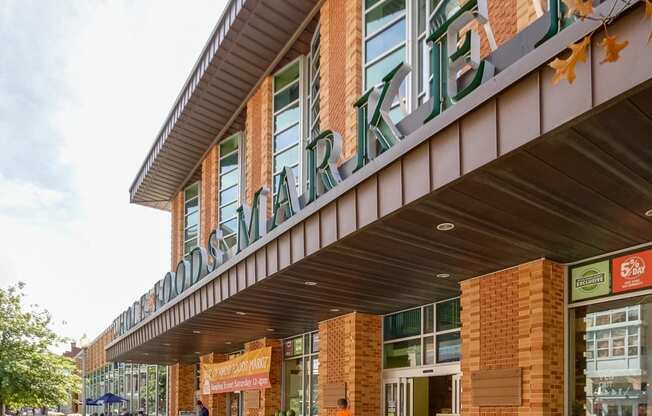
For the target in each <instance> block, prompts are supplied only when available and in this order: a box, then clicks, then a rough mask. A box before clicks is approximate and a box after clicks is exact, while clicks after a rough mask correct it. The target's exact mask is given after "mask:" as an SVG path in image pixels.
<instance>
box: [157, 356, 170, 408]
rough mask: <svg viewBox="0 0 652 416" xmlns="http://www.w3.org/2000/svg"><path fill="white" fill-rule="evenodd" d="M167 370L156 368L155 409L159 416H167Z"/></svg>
mask: <svg viewBox="0 0 652 416" xmlns="http://www.w3.org/2000/svg"><path fill="white" fill-rule="evenodd" d="M167 375H168V368H167V367H165V366H159V367H158V389H157V401H158V404H157V409H158V414H159V415H160V416H167V414H168V409H167V407H168V399H167V390H168V389H167V387H168V384H167V383H168V380H167V379H168V377H167Z"/></svg>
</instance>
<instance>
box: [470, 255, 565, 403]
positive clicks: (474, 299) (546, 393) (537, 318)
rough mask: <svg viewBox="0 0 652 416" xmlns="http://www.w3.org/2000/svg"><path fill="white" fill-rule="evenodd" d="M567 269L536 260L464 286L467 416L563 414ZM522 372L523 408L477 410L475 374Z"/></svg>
mask: <svg viewBox="0 0 652 416" xmlns="http://www.w3.org/2000/svg"><path fill="white" fill-rule="evenodd" d="M563 273H564V270H563V266H561V265H559V264H556V263H553V262H551V261H548V260H537V261H533V262H530V263H526V264H523V265H520V266H517V267H513V268H511V269H507V270H504V271H501V272H497V273H493V274H489V275H486V276H482V277H478V278H475V279H471V280H467V281H464V282H462V283H461V288H462V300H461V301H462V362H461V366H462V373H463V377H462V414H463V415H464V416H471V415H473V416H497V415H529V414H537V415H552V416H560V415H562V414H563V400H564V391H563V380H564V379H563V377H564V372H563V370H564V368H563V361H564V283H563V280H564V279H563ZM515 367H520V368H521V369H522V374H523V385H522V397H523V401H522V405H521V406H520V407H482V408H478V407H474V406H473V405H472V397H473V391H472V386H471V377H470V376H471V373H472V372H473V371H475V370H480V369H500V368H515Z"/></svg>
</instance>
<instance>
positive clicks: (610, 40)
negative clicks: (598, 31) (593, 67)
mask: <svg viewBox="0 0 652 416" xmlns="http://www.w3.org/2000/svg"><path fill="white" fill-rule="evenodd" d="M627 45H629V41H627V40H626V41H624V42H620V43H619V42H618V40H617V39H616V37H615V36H608V35H607V36H605V37H604V39H602V42H600V47H602V48H603V49H604V52H605V56H604V59H603V60H602V61H600V63H601V64H603V63H605V62H616V61H617V60H618V59H620V51H622V50H623V49H625V48H626V47H627Z"/></svg>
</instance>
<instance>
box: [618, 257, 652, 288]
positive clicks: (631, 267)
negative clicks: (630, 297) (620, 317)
mask: <svg viewBox="0 0 652 416" xmlns="http://www.w3.org/2000/svg"><path fill="white" fill-rule="evenodd" d="M611 269H612V270H613V278H612V279H613V282H612V285H613V291H614V293H620V292H627V291H630V290H637V289H644V288H647V287H652V249H650V250H646V251H641V252H639V253H632V254H627V255H625V256H620V257H616V258H615V259H613V260H612V268H611Z"/></svg>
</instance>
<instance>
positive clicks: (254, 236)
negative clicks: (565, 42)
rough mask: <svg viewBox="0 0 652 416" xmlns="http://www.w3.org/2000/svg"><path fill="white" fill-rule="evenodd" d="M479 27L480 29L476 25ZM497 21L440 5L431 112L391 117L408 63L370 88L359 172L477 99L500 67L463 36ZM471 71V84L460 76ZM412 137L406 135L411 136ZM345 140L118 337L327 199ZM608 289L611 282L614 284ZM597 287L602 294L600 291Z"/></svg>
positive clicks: (127, 316) (311, 162)
mask: <svg viewBox="0 0 652 416" xmlns="http://www.w3.org/2000/svg"><path fill="white" fill-rule="evenodd" d="M548 10H549V11H550V15H551V16H552V17H553V18H551V19H550V26H549V29H548V31H547V32H546V34H545V35H544V36H543V37H542V38H541V39H540V40H539V41H538V42H537V46H538V45H539V44H540V43H542V42H543V41H545V40H547V39H549V38H550V37H552V36H554V35H555V34H556V33H557V32H558V31H559V30H560V27H561V25H560V21H561V19H560V11H561V0H550V1H549V3H548ZM474 22H477V23H478V24H477V25H473V24H472V23H474ZM488 22H489V13H488V6H487V0H469V1H467V2H465V3H464V4H463V5H460V4H459V2H458V0H444V1H442V2H440V3H439V5H438V6H437V9H436V10H435V13H434V17H433V19H432V22H431V27H430V34H429V36H428V38H427V42H428V43H429V45H430V46H431V65H430V66H431V75H432V78H431V83H430V95H431V97H432V99H431V100H430V101H429V103H430V105H431V107H432V108H431V110H430V113H429V114H427V115H426V116H424V117H423V120H421V121H420V122H419V121H418V120H417V122H416V123H412V126H411V127H404V128H403V129H402V130H399V128H398V127H397V125H396V123H395V122H394V121H393V120H392V118H391V117H390V109H391V108H392V105H393V103H394V102H396V100H397V99H398V96H399V89H400V86H401V84H402V82H403V81H404V80H405V78H406V77H407V75H408V74H409V73H410V71H411V68H410V66H409V65H407V64H405V63H401V64H399V65H397V66H396V67H395V68H393V69H392V70H391V71H390V72H389V73H388V74H387V75H386V76H385V77H384V78H383V79H382V83H381V85H379V86H376V87H374V88H371V89H369V90H368V91H367V92H365V93H364V94H363V95H362V96H361V97H360V99H359V100H358V101H357V102H356V103H355V108H356V109H357V120H358V134H357V136H358V137H357V149H358V153H357V156H356V159H355V162H356V166H355V171H357V170H359V169H362V168H363V167H364V166H365V165H367V164H368V163H369V162H370V161H371V160H373V159H374V158H375V157H376V156H377V155H378V154H381V153H382V152H384V151H387V150H389V149H390V148H391V147H393V146H394V145H396V144H397V143H398V142H399V141H401V140H402V139H403V137H404V135H406V134H410V133H411V132H412V131H414V130H416V129H418V128H419V127H421V126H422V125H423V124H424V123H426V122H429V121H430V120H432V119H435V118H436V117H437V116H439V115H440V114H441V113H442V112H443V111H445V110H446V109H448V108H450V107H452V106H454V105H455V103H457V102H458V101H459V100H461V99H462V98H464V97H465V96H467V95H468V94H470V93H471V92H472V91H474V90H475V89H476V88H477V87H478V86H480V85H481V84H482V83H484V82H485V81H487V80H488V79H490V78H491V77H493V76H494V73H495V69H494V66H493V64H492V63H491V62H490V60H488V59H481V58H480V42H479V35H478V33H477V32H476V31H475V30H474V29H471V30H468V31H467V32H466V33H465V34H464V36H463V38H462V39H461V38H460V35H459V34H460V31H461V30H462V29H463V28H465V27H470V28H473V27H475V26H477V27H486V26H487V25H488ZM465 68H468V71H466V72H465V75H464V79H463V80H462V79H461V78H460V73H462V72H464V71H463V70H464V69H465ZM408 129H409V130H410V131H406V130H408ZM341 149H342V137H341V135H340V134H339V133H338V132H336V131H332V130H326V131H323V132H322V133H321V134H319V135H318V136H317V137H315V139H314V140H312V141H311V142H310V143H308V144H307V145H306V148H305V150H306V155H307V162H308V167H307V172H308V179H309V180H308V183H309V186H308V189H307V191H306V194H304V195H302V196H301V197H300V196H299V195H298V192H297V187H296V184H295V178H294V175H293V174H292V171H291V169H290V168H288V167H285V168H283V170H282V171H281V174H280V177H279V183H278V192H277V193H276V195H275V196H274V198H273V199H271V201H270V198H269V195H270V192H269V190H268V189H267V188H265V187H262V188H260V189H258V190H257V191H256V192H255V193H254V197H253V201H252V203H251V205H247V204H243V205H242V206H240V207H239V208H238V210H237V218H238V230H237V234H238V245H237V247H235V248H234V249H231V248H229V247H228V245H227V244H226V242H225V240H224V235H223V234H222V231H221V230H219V229H216V230H214V231H213V232H211V233H210V235H209V237H208V240H207V241H206V244H205V246H203V247H196V248H195V249H193V250H192V252H191V253H190V254H189V255H188V256H187V258H184V259H182V260H181V261H179V263H178V264H177V266H176V268H175V269H174V270H172V271H170V272H168V273H167V274H166V275H165V276H164V277H163V279H161V280H159V281H158V282H157V283H156V284H155V285H154V287H153V288H152V289H151V290H149V291H148V292H147V293H146V294H144V295H142V296H141V297H140V299H138V300H136V301H135V302H134V304H133V305H132V306H131V307H129V308H128V309H127V310H125V311H124V312H123V313H122V314H120V316H119V317H118V318H116V319H115V320H114V323H113V325H114V332H115V334H116V335H122V334H124V333H126V332H127V331H129V330H130V329H132V328H133V327H134V326H135V325H137V324H138V323H140V322H142V321H143V320H144V319H146V318H147V317H148V316H150V315H152V314H154V313H155V312H156V311H158V310H159V309H160V308H161V307H163V305H165V304H167V303H168V302H170V301H171V300H173V299H174V298H176V297H177V296H179V295H181V294H182V293H183V292H185V291H186V290H188V288H190V287H192V286H193V285H195V284H196V283H197V282H199V281H200V280H201V279H202V278H204V276H206V275H208V274H209V273H211V272H213V271H214V270H216V269H217V268H219V267H220V266H221V265H222V264H224V262H226V261H227V260H228V259H229V258H231V257H233V256H234V255H236V254H237V253H239V252H240V251H242V250H244V249H245V248H246V247H248V246H249V245H251V244H252V243H253V242H255V241H257V240H259V239H261V238H262V237H263V236H264V235H265V234H267V232H268V231H271V230H273V229H275V228H276V227H278V226H279V225H280V224H282V223H283V222H284V221H286V220H287V219H289V218H291V217H292V216H293V215H295V214H296V213H297V212H299V211H300V210H301V209H303V208H304V207H305V206H306V205H308V204H310V203H312V202H314V201H315V200H316V199H317V198H319V197H320V196H321V195H323V194H324V193H326V192H328V191H329V190H331V189H333V188H334V187H336V186H337V185H338V184H339V183H340V182H341V181H342V179H343V175H344V172H341V171H340V170H339V169H338V167H337V161H338V160H339V158H340V156H341ZM269 202H271V204H272V218H271V220H270V221H267V218H266V213H267V204H268V203H269ZM604 277H605V276H602V277H600V276H599V275H596V276H595V277H594V278H593V280H591V279H590V278H589V277H586V276H585V277H582V279H578V282H577V284H578V285H579V286H578V288H577V290H578V294H582V295H583V296H587V297H592V296H593V294H591V293H593V292H592V291H598V292H599V291H600V290H602V289H600V288H601V287H602V285H603V284H604V282H602V281H600V279H601V278H604ZM607 284H608V283H607ZM596 288H597V289H596Z"/></svg>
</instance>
